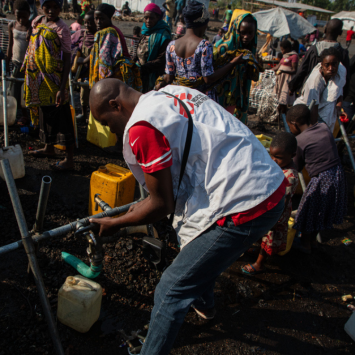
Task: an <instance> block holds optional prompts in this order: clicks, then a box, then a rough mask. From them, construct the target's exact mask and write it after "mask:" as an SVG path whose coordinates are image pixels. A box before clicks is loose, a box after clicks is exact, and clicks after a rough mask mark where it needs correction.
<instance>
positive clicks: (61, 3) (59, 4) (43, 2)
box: [40, 0, 63, 9]
mask: <svg viewBox="0 0 355 355" xmlns="http://www.w3.org/2000/svg"><path fill="white" fill-rule="evenodd" d="M49 1H54V2H56V3H57V4H58V6H59V7H60V9H62V7H63V0H40V4H41V8H42V7H43V5H44V4H45V3H46V2H49Z"/></svg>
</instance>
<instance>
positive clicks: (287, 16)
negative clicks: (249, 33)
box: [253, 7, 315, 39]
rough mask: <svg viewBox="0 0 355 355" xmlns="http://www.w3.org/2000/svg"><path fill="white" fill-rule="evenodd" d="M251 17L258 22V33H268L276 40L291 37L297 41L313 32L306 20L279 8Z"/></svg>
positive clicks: (312, 27)
mask: <svg viewBox="0 0 355 355" xmlns="http://www.w3.org/2000/svg"><path fill="white" fill-rule="evenodd" d="M253 16H255V18H256V19H257V21H258V30H259V31H261V32H266V33H270V34H271V36H273V37H276V38H280V37H282V36H286V35H291V37H292V38H294V39H298V38H301V37H303V36H305V35H307V34H309V33H312V32H314V30H315V28H314V26H312V25H311V24H310V23H309V22H308V21H307V20H306V19H304V18H303V17H301V16H300V15H298V14H296V13H295V12H292V11H290V10H286V9H283V8H281V7H277V8H275V9H271V10H264V11H259V12H255V13H254V14H253Z"/></svg>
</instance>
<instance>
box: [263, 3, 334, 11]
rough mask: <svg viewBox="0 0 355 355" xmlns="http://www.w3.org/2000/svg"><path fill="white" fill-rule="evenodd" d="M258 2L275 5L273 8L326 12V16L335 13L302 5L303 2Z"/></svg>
mask: <svg viewBox="0 0 355 355" xmlns="http://www.w3.org/2000/svg"><path fill="white" fill-rule="evenodd" d="M258 2H262V3H264V4H268V5H273V6H281V7H286V8H288V9H294V10H300V9H304V10H310V11H317V12H324V13H326V14H334V11H329V10H324V9H321V8H320V7H317V6H311V5H307V4H302V3H301V2H298V3H296V2H285V1H276V0H275V1H274V0H258Z"/></svg>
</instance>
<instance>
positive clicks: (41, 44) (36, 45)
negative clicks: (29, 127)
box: [21, 24, 69, 126]
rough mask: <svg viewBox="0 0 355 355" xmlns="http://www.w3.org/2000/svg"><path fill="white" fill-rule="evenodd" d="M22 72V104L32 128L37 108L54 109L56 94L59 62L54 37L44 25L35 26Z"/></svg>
mask: <svg viewBox="0 0 355 355" xmlns="http://www.w3.org/2000/svg"><path fill="white" fill-rule="evenodd" d="M21 71H24V72H25V82H24V91H25V103H26V107H28V108H29V109H30V112H31V120H32V124H33V125H35V126H37V125H38V118H39V107H40V106H51V105H55V101H56V96H57V93H58V91H59V88H60V85H61V81H62V74H63V61H62V59H61V44H60V40H59V37H58V34H57V33H56V32H55V31H54V30H53V29H51V28H49V27H47V26H46V25H44V24H38V25H37V26H36V27H35V28H34V29H33V31H32V34H31V38H30V41H29V44H28V48H27V51H26V56H25V60H24V62H23V65H22V67H21ZM64 93H65V101H64V103H67V102H68V101H69V82H68V81H67V83H66V87H65V92H64Z"/></svg>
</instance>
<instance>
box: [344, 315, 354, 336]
mask: <svg viewBox="0 0 355 355" xmlns="http://www.w3.org/2000/svg"><path fill="white" fill-rule="evenodd" d="M344 330H345V331H346V332H347V333H348V334H349V336H350V337H351V339H352V340H354V341H355V312H353V314H352V315H351V317H350V318H349V320H348V321H347V322H346V323H345V326H344Z"/></svg>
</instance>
